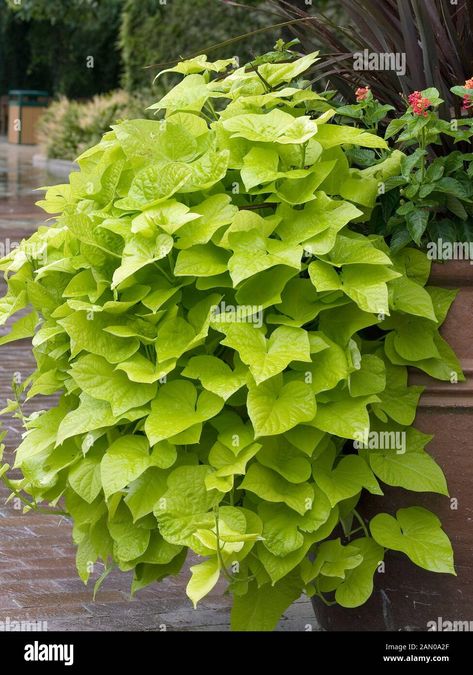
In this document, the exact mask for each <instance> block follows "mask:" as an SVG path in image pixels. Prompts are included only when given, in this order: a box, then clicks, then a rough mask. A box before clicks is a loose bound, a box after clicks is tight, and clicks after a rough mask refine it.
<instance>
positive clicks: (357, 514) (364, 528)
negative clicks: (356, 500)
mask: <svg viewBox="0 0 473 675" xmlns="http://www.w3.org/2000/svg"><path fill="white" fill-rule="evenodd" d="M353 515H354V516H355V518H356V519H357V521H358V522H359V523H360V525H361V529H362V530H363V532H364V533H365V536H366V537H369V536H370V533H369V531H368V527H367V526H366V523H365V521H364V520H363V518H362V517H361V516H360V514H359V513H358V511H357V510H356V509H353Z"/></svg>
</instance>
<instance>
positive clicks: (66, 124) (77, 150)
mask: <svg viewBox="0 0 473 675" xmlns="http://www.w3.org/2000/svg"><path fill="white" fill-rule="evenodd" d="M149 103H151V101H149V100H147V99H146V96H145V95H144V94H140V93H134V94H129V93H127V92H125V91H115V92H111V93H110V94H103V95H97V96H94V98H93V99H91V100H90V101H87V102H85V103H79V102H77V101H70V100H69V99H67V98H65V97H61V98H60V99H58V100H57V101H55V102H53V103H52V104H51V105H50V106H49V108H48V109H47V110H46V112H45V113H44V115H43V116H42V117H41V119H40V122H39V125H38V141H39V144H40V146H41V147H42V151H43V152H44V153H45V155H46V156H47V157H49V158H59V159H70V160H74V159H76V157H78V156H79V155H80V154H81V153H82V152H84V150H86V149H87V148H90V147H91V146H92V145H95V144H96V143H98V142H99V140H100V139H101V137H102V136H103V134H104V133H106V132H107V131H109V129H110V127H111V125H112V124H115V123H116V122H118V121H120V120H123V119H134V118H137V117H145V116H146V111H145V110H144V109H145V107H146V106H147V105H149ZM148 116H150V115H148Z"/></svg>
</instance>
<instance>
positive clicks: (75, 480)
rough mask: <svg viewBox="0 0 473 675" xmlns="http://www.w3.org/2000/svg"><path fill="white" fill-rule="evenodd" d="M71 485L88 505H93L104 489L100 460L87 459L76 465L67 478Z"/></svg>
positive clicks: (95, 458)
mask: <svg viewBox="0 0 473 675" xmlns="http://www.w3.org/2000/svg"><path fill="white" fill-rule="evenodd" d="M67 479H68V481H69V485H70V486H71V487H72V489H73V490H74V491H75V492H77V494H78V495H79V497H82V499H83V500H84V501H86V502H87V503H88V504H92V502H93V501H94V499H95V498H96V497H97V496H98V494H99V492H100V490H101V489H102V480H101V473H100V459H99V458H98V457H90V456H89V457H85V458H84V459H82V460H81V461H80V462H78V463H77V464H75V465H74V466H73V467H72V469H71V470H70V471H69V475H68V477H67Z"/></svg>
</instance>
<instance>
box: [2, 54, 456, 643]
mask: <svg viewBox="0 0 473 675" xmlns="http://www.w3.org/2000/svg"><path fill="white" fill-rule="evenodd" d="M315 58H316V56H315V55H309V56H305V57H303V58H300V59H299V60H296V61H294V62H289V63H263V65H260V66H258V67H257V68H235V67H234V64H233V63H231V62H223V61H221V62H218V63H213V64H211V63H208V62H207V61H206V59H205V58H204V57H199V58H198V59H194V60H192V61H188V62H184V63H180V64H179V65H178V66H177V68H176V69H175V70H176V71H177V72H179V73H181V74H183V75H184V78H183V79H182V81H181V83H180V84H178V85H177V86H176V87H175V88H174V89H172V90H171V91H170V92H169V93H167V94H166V96H165V97H164V98H163V99H162V100H161V101H160V102H159V103H157V104H156V105H155V106H154V108H156V110H158V111H163V113H162V115H163V116H162V119H160V120H159V119H158V120H156V121H149V120H133V121H126V122H123V123H121V124H119V125H117V126H116V127H114V128H113V131H111V132H109V133H107V134H106V135H105V136H104V138H103V140H102V141H101V142H100V143H99V144H98V145H97V146H95V147H93V148H92V149H90V150H88V151H87V152H85V153H84V154H83V155H82V156H81V157H80V158H79V160H78V161H79V166H80V171H79V172H77V173H73V174H71V176H70V182H69V184H67V185H60V186H56V187H52V188H49V189H47V191H46V196H45V198H44V200H43V201H41V202H40V205H41V206H42V207H43V209H44V210H45V211H46V212H47V213H50V214H59V215H56V216H55V218H54V219H53V220H52V222H51V223H50V224H49V226H48V227H46V226H43V227H40V228H39V230H38V232H37V233H36V234H34V235H33V236H32V237H31V238H30V239H29V241H28V242H23V243H22V244H21V246H20V247H19V248H18V249H16V250H14V251H13V252H12V253H11V254H10V255H9V256H8V257H6V258H4V259H3V261H2V263H1V265H2V269H3V270H5V274H6V277H7V280H8V292H7V294H6V296H5V297H4V298H3V299H2V301H1V305H0V314H1V318H2V321H3V322H5V321H6V320H7V319H8V318H9V317H10V316H12V315H13V314H15V313H16V312H18V311H19V310H24V309H25V308H27V311H28V313H27V314H26V317H24V318H20V319H19V320H18V321H17V322H16V323H15V324H14V325H13V327H12V329H11V332H10V336H9V337H8V338H2V342H6V341H7V340H9V339H18V338H24V337H32V343H33V351H34V355H35V358H36V362H37V369H36V371H35V372H34V373H33V374H32V375H31V377H30V378H29V379H28V380H27V381H26V382H25V383H24V384H23V385H22V387H17V390H18V389H19V388H20V389H22V391H23V392H25V393H26V395H27V397H28V398H31V397H33V396H39V395H50V394H54V393H59V394H60V398H59V402H58V404H57V405H56V406H55V407H53V408H51V409H49V410H48V411H47V412H43V413H41V414H39V415H38V414H34V415H32V416H31V417H29V418H25V419H24V424H25V428H26V432H25V434H24V437H23V440H22V442H21V444H20V446H19V447H18V449H17V454H16V467H17V469H19V470H21V472H22V475H23V478H22V479H21V480H19V481H11V480H10V481H9V484H10V486H11V487H12V488H13V489H14V490H16V491H23V492H24V493H27V494H28V495H30V496H31V497H32V499H33V505H37V504H39V503H41V502H47V503H49V504H52V505H53V506H54V505H55V504H56V503H57V502H58V501H59V500H60V499H61V500H62V501H63V503H65V508H66V510H67V512H68V513H69V514H70V515H71V516H72V518H73V520H74V540H75V542H76V544H77V547H78V548H77V566H78V569H79V573H80V575H81V577H82V579H83V580H84V581H86V580H87V578H88V574H89V569H90V563H91V562H94V561H96V560H97V559H102V560H103V561H104V562H105V563H106V565H107V566H109V565H111V564H113V563H115V564H116V565H118V567H119V568H120V569H121V570H131V569H132V570H134V575H135V576H134V581H133V590H134V591H136V590H138V589H140V588H142V587H143V586H146V585H147V584H149V583H152V582H154V581H157V580H160V579H163V578H164V577H166V576H168V575H171V574H177V573H178V572H179V570H180V569H181V568H182V566H183V565H184V562H185V559H186V553H187V551H188V550H190V551H193V552H194V553H196V554H198V555H199V556H203V558H202V560H201V561H200V562H197V563H196V564H194V565H192V567H191V573H192V574H191V578H190V581H189V583H188V586H187V592H188V595H189V596H190V598H191V600H192V601H193V603H194V604H196V603H198V602H199V600H200V599H201V598H203V597H204V596H205V595H206V594H207V593H208V592H209V591H211V589H212V588H213V587H214V586H215V584H216V583H217V581H218V579H219V578H221V579H222V578H223V579H224V580H225V581H226V582H227V583H228V587H229V590H230V591H231V592H232V593H233V595H234V607H233V614H232V624H233V628H234V629H237V630H239V629H265V630H270V629H273V628H274V626H275V625H276V623H277V621H278V619H279V617H280V615H281V613H282V612H283V611H284V610H285V609H286V608H287V606H288V605H289V604H290V603H291V602H292V601H294V600H295V599H296V598H297V597H298V596H299V595H300V594H301V593H302V592H303V591H305V592H307V593H308V594H310V595H313V594H317V595H319V596H321V597H323V598H324V599H327V600H330V599H332V597H333V596H334V599H335V600H336V601H337V602H338V603H340V604H341V605H343V606H345V607H355V606H357V605H360V604H362V603H363V602H365V601H366V599H367V598H368V597H369V595H370V593H371V592H372V588H373V576H374V573H375V571H376V569H377V566H378V564H379V562H380V561H381V560H382V559H383V556H384V552H385V549H393V550H396V551H402V552H403V553H404V554H405V555H407V556H408V557H409V558H410V559H411V560H412V561H413V562H414V563H416V564H417V565H420V566H421V567H423V568H426V569H428V570H432V571H434V572H447V573H454V570H453V562H452V551H451V547H450V544H449V541H448V539H447V537H446V535H445V534H444V533H443V531H442V530H441V527H440V524H439V521H438V520H437V518H436V517H435V516H434V515H433V514H431V513H429V512H428V511H426V510H425V509H423V508H419V507H416V506H412V507H410V508H406V509H402V510H401V511H399V512H398V513H397V514H395V515H391V514H388V513H381V514H378V515H377V516H376V517H375V518H374V519H373V520H372V521H371V523H370V528H369V529H368V528H367V527H363V528H360V527H359V515H358V513H357V512H356V511H355V507H356V504H357V502H358V500H359V498H360V494H361V493H362V491H363V490H367V491H368V492H370V493H372V494H375V495H382V494H383V487H382V485H383V483H384V484H387V485H391V486H400V487H402V488H406V489H408V490H412V491H414V492H423V491H426V492H436V493H440V494H443V495H445V494H447V488H446V484H445V479H444V477H443V474H442V471H441V469H440V468H439V466H438V465H437V464H436V463H435V461H434V460H433V459H432V458H431V457H430V456H429V455H428V454H427V452H426V451H425V445H426V444H427V443H428V441H429V440H430V437H429V436H426V435H424V434H422V433H420V432H419V431H416V430H415V429H413V428H412V427H411V425H412V422H413V420H414V417H415V413H416V405H417V402H418V399H419V396H420V394H421V388H420V387H415V386H409V385H408V383H407V368H406V366H407V365H414V366H416V367H417V368H419V369H420V370H423V371H424V372H426V373H428V374H429V375H433V376H434V377H437V378H440V379H443V380H449V379H452V377H458V378H461V377H462V375H461V371H460V366H459V364H458V361H457V359H456V358H455V356H454V354H453V352H452V350H451V349H450V348H449V346H448V345H447V344H446V343H445V341H444V340H443V339H442V338H441V337H440V335H439V331H438V328H439V326H440V324H441V323H442V322H443V320H444V319H445V316H446V313H447V311H448V307H449V305H450V304H451V302H452V301H453V299H454V295H455V294H454V292H452V291H447V290H442V289H439V288H431V287H429V286H426V282H427V279H428V277H429V261H428V260H427V258H426V256H425V255H424V254H423V253H421V252H419V251H418V250H414V249H410V248H407V249H404V250H403V251H402V252H401V253H399V254H397V255H395V256H393V255H392V254H391V253H390V251H389V249H388V247H387V246H386V244H385V243H384V240H383V239H382V238H381V237H378V236H364V235H362V234H359V233H356V232H355V231H354V228H353V229H350V224H351V223H358V222H363V221H365V220H366V219H367V218H368V217H369V214H370V212H371V210H372V209H373V207H374V205H375V201H376V195H377V185H378V182H379V181H380V180H384V179H385V178H387V177H389V175H392V174H393V173H396V172H397V171H398V169H399V162H400V154H401V153H394V154H393V155H391V156H390V157H389V158H388V159H387V160H386V161H385V162H384V163H381V164H379V165H378V166H377V167H376V172H370V173H369V174H367V173H366V172H363V171H360V170H359V169H354V168H351V167H350V164H349V160H348V157H347V154H346V149H347V148H353V147H360V148H375V149H376V148H386V144H385V142H384V141H383V140H382V139H381V138H379V137H377V136H376V135H374V134H372V133H368V132H364V131H360V130H358V129H355V128H351V127H348V126H337V125H334V124H332V123H331V121H330V120H331V116H332V111H330V110H328V111H327V104H326V102H325V101H324V100H323V99H321V98H320V97H319V96H318V95H317V94H316V93H314V92H313V91H311V90H310V89H309V88H306V85H305V84H304V82H303V81H301V80H300V76H301V74H302V73H303V72H304V70H305V69H306V68H307V67H309V66H310V65H311V64H312V63H313V62H314V61H315ZM40 253H41V255H40ZM223 303H224V304H223ZM17 394H19V392H18V391H17ZM17 398H20V397H19V396H17ZM17 405H18V403H17V402H16V401H14V402H12V403H10V404H9V406H8V408H7V410H8V411H10V412H11V411H13V412H14V411H15V409H16V407H17ZM368 432H370V436H369V438H373V437H374V436H373V434H375V436H376V434H377V437H378V438H381V437H383V436H382V435H383V433H385V434H387V435H389V434H392V433H398V434H404V436H405V444H404V446H405V447H403V451H402V452H399V451H396V449H394V448H393V447H386V445H383V444H374V445H373V443H371V442H370V443H368V444H366V443H365V444H363V443H362V444H361V446H360V444H359V443H358V445H359V446H360V447H359V449H358V450H355V447H354V444H353V442H352V441H359V440H360V438H365V437H366V436H365V435H367V434H368ZM355 445H356V444H355ZM366 446H367V447H366ZM25 498H26V497H25ZM386 508H387V509H388V510H389V505H386ZM363 530H364V531H363ZM309 552H310V553H311V555H310V556H309V555H308V554H309Z"/></svg>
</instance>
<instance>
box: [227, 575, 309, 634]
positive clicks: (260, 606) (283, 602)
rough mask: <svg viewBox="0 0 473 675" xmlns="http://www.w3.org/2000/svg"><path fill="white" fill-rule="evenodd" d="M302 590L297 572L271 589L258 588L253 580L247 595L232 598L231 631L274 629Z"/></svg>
mask: <svg viewBox="0 0 473 675" xmlns="http://www.w3.org/2000/svg"><path fill="white" fill-rule="evenodd" d="M301 587H302V583H301V581H300V579H299V577H298V575H297V574H296V573H293V574H291V575H288V576H287V577H285V578H284V579H282V580H281V581H279V582H278V583H277V584H274V585H273V586H271V584H264V585H263V586H260V587H259V588H258V585H257V583H256V581H251V582H250V583H249V585H248V592H247V593H246V594H245V595H236V596H235V598H234V601H233V607H232V613H231V625H232V630H235V631H272V630H274V628H275V627H276V625H277V623H278V621H279V619H280V617H281V615H282V614H283V613H284V612H285V611H286V609H287V608H288V607H289V606H290V605H292V603H293V602H294V601H295V600H297V598H298V597H299V596H300V594H301V591H302V588H301Z"/></svg>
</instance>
